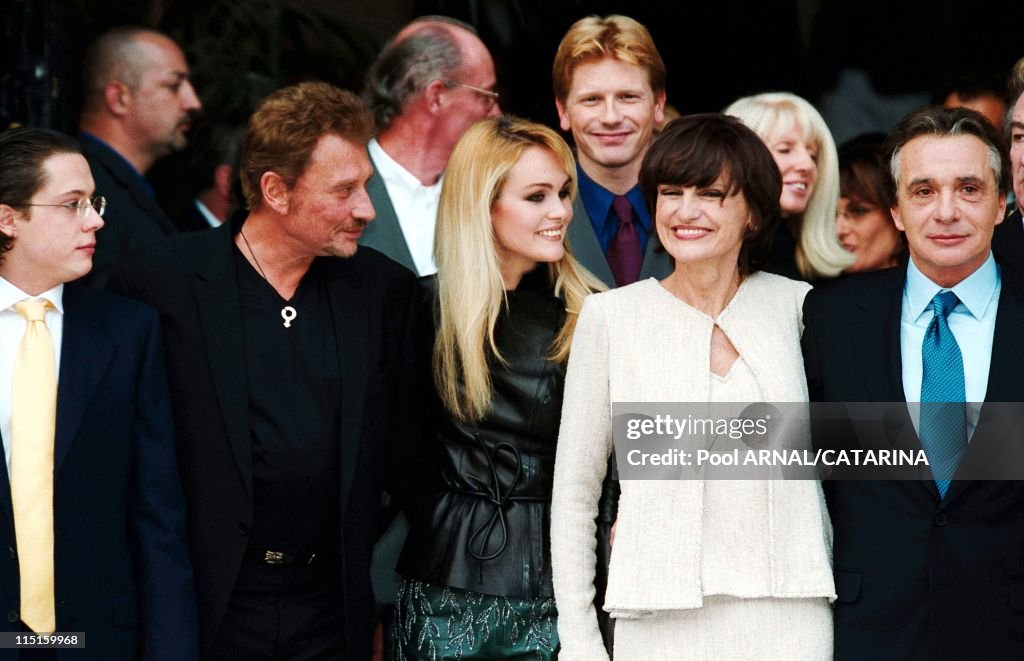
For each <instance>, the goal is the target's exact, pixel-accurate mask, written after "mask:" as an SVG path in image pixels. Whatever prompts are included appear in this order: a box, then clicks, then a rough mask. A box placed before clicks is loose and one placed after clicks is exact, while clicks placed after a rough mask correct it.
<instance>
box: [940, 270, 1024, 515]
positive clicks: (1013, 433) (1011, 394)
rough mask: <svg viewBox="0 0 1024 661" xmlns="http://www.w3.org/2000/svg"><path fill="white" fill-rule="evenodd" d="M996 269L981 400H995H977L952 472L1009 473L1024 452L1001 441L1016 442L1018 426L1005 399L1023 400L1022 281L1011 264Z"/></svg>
mask: <svg viewBox="0 0 1024 661" xmlns="http://www.w3.org/2000/svg"><path fill="white" fill-rule="evenodd" d="M1000 269H1001V279H1002V285H1001V289H1000V292H999V309H998V310H997V311H996V326H995V332H994V333H993V335H992V357H991V359H990V361H989V370H988V385H987V387H986V389H985V402H993V403H998V404H996V405H995V406H988V405H987V404H986V405H983V406H982V408H981V413H980V415H979V418H978V426H977V427H976V428H975V430H974V435H973V436H972V437H971V441H970V443H969V444H968V445H967V450H966V452H964V456H963V458H962V459H961V460H960V465H959V466H958V467H957V472H958V473H960V470H961V469H962V470H963V471H964V472H965V473H969V474H970V475H993V474H996V475H998V474H1001V472H1002V471H1006V472H1008V473H1011V474H1012V472H1013V470H1012V467H1013V466H1016V467H1019V466H1020V461H1019V458H1018V457H1019V455H1024V452H1020V451H1018V450H1017V448H1010V447H1005V444H1007V443H1016V444H1020V443H1021V442H1022V441H1021V434H1020V428H1021V423H1022V422H1024V421H1022V420H1021V419H1019V417H1018V416H1016V415H1014V412H1016V411H1017V410H1018V409H1019V407H1018V406H1014V405H1011V404H1007V402H1024V381H1022V380H1021V374H1024V351H1021V348H1020V342H1021V338H1022V337H1024V296H1022V293H1021V292H1024V289H1022V287H1024V282H1022V281H1021V280H1020V277H1019V275H1018V273H1017V272H1016V271H1015V270H1013V268H1012V267H1011V266H1009V265H1006V264H1000ZM1000 462H1002V463H1003V464H1005V465H999V464H1000ZM1003 474H1005V473H1003ZM969 484H970V481H969V480H955V481H954V482H953V483H952V485H951V486H950V488H949V491H948V492H947V493H946V499H945V500H944V501H943V502H947V501H949V500H950V499H951V498H954V497H956V496H957V495H959V494H960V493H961V492H963V490H964V489H966V488H967V486H968V485H969Z"/></svg>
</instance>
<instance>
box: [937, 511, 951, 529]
mask: <svg viewBox="0 0 1024 661" xmlns="http://www.w3.org/2000/svg"><path fill="white" fill-rule="evenodd" d="M947 523H949V518H948V517H947V516H946V514H945V513H943V512H940V513H939V514H936V515H935V525H937V526H944V525H946V524H947Z"/></svg>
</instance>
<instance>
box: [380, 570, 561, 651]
mask: <svg viewBox="0 0 1024 661" xmlns="http://www.w3.org/2000/svg"><path fill="white" fill-rule="evenodd" d="M396 611H397V612H396V613H395V620H394V625H393V626H392V630H391V640H390V641H389V642H390V645H389V647H390V648H391V654H392V658H393V659H394V660H395V661H414V660H416V661H418V660H420V659H422V660H424V661H444V660H447V659H521V660H522V661H548V660H550V659H556V658H557V657H558V629H557V623H558V611H557V610H556V609H555V600H554V599H551V598H543V599H517V598H509V597H498V596H494V595H489V594H480V593H479V592H470V591H469V590H460V589H458V588H449V587H443V586H438V585H432V584H430V583H424V582H422V581H417V580H412V579H408V578H403V579H402V583H401V585H400V586H399V589H398V598H397V602H396Z"/></svg>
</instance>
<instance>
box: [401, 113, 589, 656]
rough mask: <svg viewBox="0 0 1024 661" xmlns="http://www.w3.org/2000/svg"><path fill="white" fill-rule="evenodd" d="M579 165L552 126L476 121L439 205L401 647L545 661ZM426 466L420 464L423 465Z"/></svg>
mask: <svg viewBox="0 0 1024 661" xmlns="http://www.w3.org/2000/svg"><path fill="white" fill-rule="evenodd" d="M575 176H576V165H575V162H574V159H573V156H572V152H571V151H570V150H569V147H568V145H566V143H565V141H564V140H562V138H561V137H559V136H558V134H556V133H555V132H554V131H552V130H551V129H549V128H547V127H545V126H542V125H540V124H535V123H532V122H528V121H525V120H521V119H517V118H513V117H499V118H494V119H488V120H484V121H482V122H480V123H478V124H476V125H475V126H474V127H473V128H471V129H470V130H469V131H468V132H467V133H466V134H465V135H464V136H463V137H462V139H461V140H460V141H459V142H458V144H457V145H456V147H455V150H454V152H453V153H452V155H451V158H450V160H449V161H448V166H447V168H446V170H445V177H444V184H443V186H442V189H441V198H440V205H439V208H438V217H437V234H436V238H435V243H434V254H435V258H436V261H437V268H438V270H437V301H436V306H435V325H436V338H435V341H434V348H433V375H434V385H435V389H436V392H437V401H436V405H435V414H434V420H433V424H434V428H435V432H434V434H433V437H432V438H431V439H430V441H429V443H428V447H427V448H426V453H427V454H428V455H429V456H427V457H424V458H423V460H422V461H421V462H418V465H417V466H414V467H413V471H419V472H420V475H421V476H422V477H423V479H422V480H418V481H419V482H421V483H422V484H423V487H422V489H421V493H419V494H418V496H414V497H413V498H412V500H413V501H414V502H415V503H416V505H415V506H414V507H413V509H412V511H410V512H407V517H408V519H409V528H410V529H409V535H408V537H407V538H406V543H405V546H404V548H403V550H402V556H401V558H400V560H399V563H398V570H399V573H400V574H402V575H403V576H404V579H403V581H402V584H401V586H400V588H399V593H398V599H397V604H396V606H397V614H396V618H395V626H394V627H393V631H392V641H391V642H392V646H393V649H394V656H395V658H398V659H448V658H459V659H503V658H527V657H529V658H531V659H541V660H542V659H553V658H555V656H556V655H557V652H558V634H557V630H556V616H557V612H556V609H555V604H554V599H553V596H554V593H553V590H552V586H551V562H550V544H549V537H548V533H549V529H548V526H549V522H550V507H551V482H552V479H553V474H554V461H555V443H556V440H557V438H558V426H559V417H560V413H561V406H562V388H563V384H564V379H565V365H566V360H567V358H568V355H569V344H570V341H571V339H572V335H573V330H574V328H575V325H576V317H577V314H578V312H579V310H580V308H581V306H582V303H583V298H584V297H585V296H587V295H588V294H589V293H590V292H591V291H594V290H597V289H601V288H602V285H600V283H599V282H598V281H597V280H596V279H595V278H594V277H593V276H591V275H590V274H589V272H587V271H585V270H584V269H583V268H582V267H581V266H580V265H579V263H577V261H576V260H575V258H573V256H572V254H571V253H570V251H569V249H568V246H567V245H566V244H565V236H566V230H567V228H568V225H569V223H570V221H571V220H572V202H573V198H574V197H575V195H576V181H575ZM424 473H425V474H424Z"/></svg>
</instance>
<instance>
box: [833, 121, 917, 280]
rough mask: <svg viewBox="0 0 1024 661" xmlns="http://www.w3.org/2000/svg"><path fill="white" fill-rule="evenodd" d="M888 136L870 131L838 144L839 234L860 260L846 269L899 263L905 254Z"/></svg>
mask: <svg viewBox="0 0 1024 661" xmlns="http://www.w3.org/2000/svg"><path fill="white" fill-rule="evenodd" d="M884 140H885V135H883V134H875V133H866V134H863V135H860V136H857V137H856V138H853V139H852V140H849V141H848V142H845V143H843V145H842V146H841V147H840V148H839V207H838V209H837V210H836V234H838V235H839V242H840V243H842V244H843V247H844V248H846V249H847V250H848V251H850V252H852V253H853V254H854V255H855V256H856V257H857V261H856V262H854V263H853V264H851V265H850V266H848V267H846V268H845V269H844V270H843V273H860V272H862V271H874V270H875V269H884V268H889V267H890V266H896V264H897V263H898V262H899V260H900V259H901V258H902V257H903V255H904V254H905V253H906V251H907V248H906V243H905V242H904V239H903V233H902V232H900V231H899V230H898V229H896V224H895V223H894V222H893V219H892V212H891V211H890V209H891V208H892V206H893V205H894V204H895V203H896V194H895V191H894V190H893V189H892V186H891V184H890V183H889V172H888V170H887V165H886V163H887V159H886V158H885V156H884V155H883V153H882V142H883V141H884Z"/></svg>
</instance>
